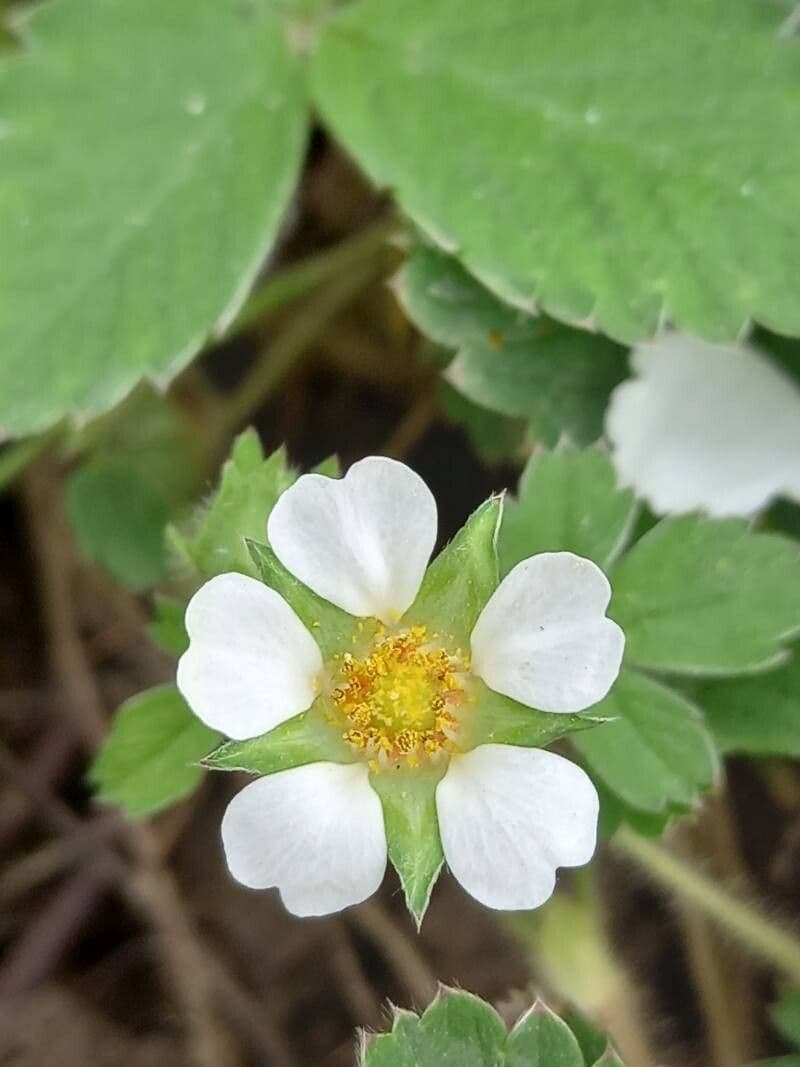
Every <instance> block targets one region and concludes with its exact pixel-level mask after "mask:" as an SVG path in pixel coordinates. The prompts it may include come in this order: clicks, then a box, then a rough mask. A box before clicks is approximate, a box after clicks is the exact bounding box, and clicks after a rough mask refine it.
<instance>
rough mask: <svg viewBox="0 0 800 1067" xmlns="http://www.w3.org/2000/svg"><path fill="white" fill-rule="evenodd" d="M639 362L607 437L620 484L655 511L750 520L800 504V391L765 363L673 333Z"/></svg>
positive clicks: (616, 396) (741, 349)
mask: <svg viewBox="0 0 800 1067" xmlns="http://www.w3.org/2000/svg"><path fill="white" fill-rule="evenodd" d="M631 364H632V367H633V370H634V374H635V377H633V378H631V379H629V380H628V381H625V382H623V383H622V384H621V385H619V386H618V387H617V388H616V389H615V390H614V392H613V394H612V396H611V402H610V404H609V408H608V412H607V413H606V434H607V435H608V438H609V440H610V441H611V443H612V445H613V453H612V455H613V461H614V465H615V467H616V469H617V474H618V475H619V478H620V481H621V482H622V483H623V484H624V485H628V486H631V487H632V488H633V489H635V490H636V492H637V493H638V495H639V496H642V497H644V498H645V499H646V500H647V501H648V503H649V504H650V505H651V507H652V508H653V509H654V510H655V511H657V512H659V513H660V514H673V513H681V512H686V511H694V510H698V509H704V510H706V511H707V512H708V513H709V514H711V515H714V516H720V517H721V516H731V515H743V516H747V515H750V514H752V513H753V512H755V511H758V510H759V509H761V508H763V507H764V506H765V505H766V504H767V503H768V502H769V500H770V499H771V498H772V497H774V496H776V495H786V496H790V497H793V498H794V499H800V464H798V460H797V457H798V455H800V389H798V387H797V386H796V385H795V383H794V382H792V380H791V379H790V378H789V377H788V376H787V375H786V374H784V373H783V372H782V371H781V370H780V369H779V368H778V367H777V366H776V365H775V364H774V363H772V362H771V361H770V360H769V359H768V358H767V357H765V356H762V355H761V353H759V352H758V351H756V350H755V349H753V348H750V347H748V346H745V345H710V344H706V343H705V342H703V341H698V340H696V339H695V338H692V337H687V336H685V335H684V334H680V333H676V332H670V333H666V334H664V335H663V336H662V337H659V338H657V339H656V340H655V341H652V342H650V343H647V344H642V345H639V346H637V347H636V348H635V349H634V351H633V354H632V357H631Z"/></svg>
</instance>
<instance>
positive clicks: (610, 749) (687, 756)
mask: <svg viewBox="0 0 800 1067" xmlns="http://www.w3.org/2000/svg"><path fill="white" fill-rule="evenodd" d="M592 713H593V714H597V715H605V716H608V718H611V719H614V721H613V722H609V723H607V724H606V725H604V726H601V727H598V729H596V730H588V731H586V732H585V733H581V734H578V735H576V736H575V737H574V738H573V743H574V744H575V746H576V747H577V749H578V751H579V752H580V753H581V754H582V756H583V757H584V759H585V760H586V762H587V763H588V765H589V767H590V768H591V770H592V771H593V772H594V774H595V775H597V777H599V778H600V779H601V780H602V781H603V782H605V784H606V786H607V787H608V788H609V789H611V790H612V792H613V793H615V794H616V795H617V796H619V797H620V798H621V799H622V800H623V801H624V802H625V803H626V804H630V805H631V806H632V807H634V808H638V809H641V810H644V811H652V812H661V811H665V810H668V809H669V808H671V807H674V806H676V805H678V806H681V807H684V808H689V807H691V805H692V802H693V801H694V799H695V797H696V796H697V794H698V793H700V792H702V791H703V790H705V789H708V787H709V786H710V785H711V784H712V782H713V780H714V777H715V774H716V773H717V758H716V754H715V750H714V745H713V742H712V740H711V737H710V736H709V734H708V731H707V730H706V729H705V727H704V725H703V721H702V717H701V715H700V713H699V712H698V711H697V709H696V708H695V707H693V706H692V705H691V704H690V703H689V702H688V701H687V700H685V699H684V698H683V697H681V696H679V694H678V693H676V692H674V691H673V690H671V689H668V688H667V687H666V686H664V685H661V684H660V683H659V682H656V681H654V680H653V679H652V678H648V677H647V676H646V675H644V674H640V673H639V672H638V671H633V670H623V671H622V672H621V673H620V676H619V678H618V679H617V681H616V682H615V684H614V687H613V688H612V690H611V693H610V694H609V695H608V696H607V697H606V698H605V700H603V701H601V702H600V703H599V704H596V705H595V706H594V708H593V709H592Z"/></svg>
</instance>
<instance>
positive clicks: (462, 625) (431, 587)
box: [403, 497, 503, 650]
mask: <svg viewBox="0 0 800 1067" xmlns="http://www.w3.org/2000/svg"><path fill="white" fill-rule="evenodd" d="M502 511H503V501H502V498H501V497H492V498H491V499H490V500H487V501H486V503H485V504H482V505H481V506H480V507H479V508H478V510H477V511H475V512H473V514H472V515H471V516H470V517H469V519H468V520H467V522H466V524H465V525H464V526H462V527H461V529H460V530H459V531H458V533H457V534H456V535H455V537H454V538H453V540H452V541H451V542H450V544H449V545H447V546H446V547H445V548H443V549H442V551H441V552H440V553H439V555H438V556H437V557H436V559H435V560H434V561H433V563H432V564H431V565H430V567H428V570H427V573H426V574H425V577H424V579H423V581H422V586H421V587H420V591H419V593H418V594H417V599H416V600H415V601H414V603H413V604H412V605H411V607H410V608H409V609H408V611H407V612H406V614H405V615H404V616H403V622H404V623H407V624H408V625H410V626H411V625H417V624H420V625H425V626H427V627H428V630H429V631H430V633H431V634H439V635H440V636H441V637H442V638H443V639H445V640H446V641H447V642H448V643H449V644H451V645H452V646H453V647H458V648H461V649H463V650H466V649H468V648H469V638H470V634H471V633H472V630H473V627H474V626H475V623H476V622H477V621H478V616H479V615H480V613H481V611H483V608H484V605H485V604H486V602H487V600H488V599H489V597H490V596H491V595H492V593H493V592H494V591H495V589H496V588H497V583H498V564H497V536H498V531H499V528H500V521H501V518H502Z"/></svg>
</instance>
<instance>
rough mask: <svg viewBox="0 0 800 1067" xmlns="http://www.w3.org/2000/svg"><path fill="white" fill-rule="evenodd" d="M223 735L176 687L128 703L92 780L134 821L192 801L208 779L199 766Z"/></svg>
mask: <svg viewBox="0 0 800 1067" xmlns="http://www.w3.org/2000/svg"><path fill="white" fill-rule="evenodd" d="M218 740H219V734H218V733H217V732H216V731H215V730H211V729H209V727H208V726H205V725H204V724H203V723H202V722H200V720H199V719H197V718H196V717H195V716H194V715H193V714H192V712H191V710H190V708H189V706H188V704H187V703H186V701H185V700H184V699H183V697H182V696H181V695H180V693H179V692H178V690H177V689H176V688H175V686H174V685H162V686H158V687H157V688H156V689H148V690H147V691H146V692H144V693H139V695H138V696H135V697H132V698H131V699H130V700H127V701H126V702H125V703H124V704H123V705H122V707H121V708H120V709H119V711H118V712H117V714H116V715H115V717H114V721H113V723H112V726H111V733H110V734H109V735H108V737H107V739H106V741H105V743H104V745H103V747H102V749H101V750H100V753H99V755H98V756H97V759H96V760H95V761H94V763H93V764H92V767H91V770H90V771H89V780H90V782H91V783H92V785H93V786H94V788H95V789H96V790H97V795H98V798H99V799H100V800H101V801H102V802H103V803H104V804H117V805H119V806H120V807H121V808H122V809H123V810H124V811H125V813H126V814H127V815H129V816H130V817H131V818H136V817H138V816H142V815H150V814H152V813H153V812H155V811H160V810H161V809H162V808H166V807H168V806H169V805H170V804H174V803H175V801H177V800H180V799H181V798H182V797H185V796H188V794H189V793H191V792H192V791H193V790H194V789H195V787H196V786H197V785H198V783H199V782H200V780H201V778H202V777H203V769H202V767H200V766H199V761H200V760H201V759H202V758H203V756H205V755H206V753H207V752H208V751H209V750H210V749H212V748H213V747H214V744H215V743H216V742H217V741H218Z"/></svg>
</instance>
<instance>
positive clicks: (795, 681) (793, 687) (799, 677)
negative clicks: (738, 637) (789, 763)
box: [693, 651, 800, 758]
mask: <svg viewBox="0 0 800 1067" xmlns="http://www.w3.org/2000/svg"><path fill="white" fill-rule="evenodd" d="M693 697H694V699H695V700H696V701H697V703H698V704H699V705H700V707H701V708H702V709H703V711H704V712H705V714H706V719H707V721H708V725H709V728H710V730H711V732H712V733H713V735H714V737H715V738H716V741H717V744H718V745H719V747H720V748H721V749H722V751H723V752H741V753H746V754H748V755H751V756H789V757H792V758H796V757H798V756H800V655H798V653H797V651H795V652H794V654H793V655H792V657H791V659H790V660H789V662H788V663H787V664H786V665H785V666H782V667H778V668H777V670H772V671H764V672H763V673H761V674H754V675H753V676H752V677H751V678H735V679H730V680H720V681H713V682H703V683H701V684H699V685H697V686H695V687H694V689H693Z"/></svg>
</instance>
